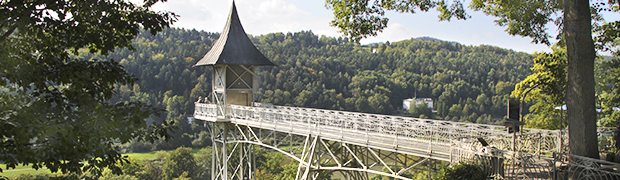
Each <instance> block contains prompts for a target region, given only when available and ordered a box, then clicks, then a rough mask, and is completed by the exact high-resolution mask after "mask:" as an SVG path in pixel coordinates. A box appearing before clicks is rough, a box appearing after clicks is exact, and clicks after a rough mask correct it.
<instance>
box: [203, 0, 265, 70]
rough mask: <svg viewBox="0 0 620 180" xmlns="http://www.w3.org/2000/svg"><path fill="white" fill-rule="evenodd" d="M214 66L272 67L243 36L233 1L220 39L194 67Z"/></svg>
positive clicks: (246, 36) (245, 35) (245, 36)
mask: <svg viewBox="0 0 620 180" xmlns="http://www.w3.org/2000/svg"><path fill="white" fill-rule="evenodd" d="M216 64H243V65H259V66H273V65H274V64H273V63H272V62H271V61H269V59H267V57H265V55H263V54H262V53H261V52H260V51H258V49H256V46H254V44H253V43H252V41H250V38H248V35H247V34H245V31H244V30H243V26H241V22H240V21H239V16H238V15H237V7H236V6H235V1H233V4H232V8H231V10H230V14H229V16H228V21H227V22H226V27H224V31H223V32H222V34H220V38H219V39H218V40H217V42H215V45H213V47H211V50H209V52H207V54H206V55H205V56H204V57H203V58H202V59H200V61H198V63H196V65H194V66H212V65H216Z"/></svg>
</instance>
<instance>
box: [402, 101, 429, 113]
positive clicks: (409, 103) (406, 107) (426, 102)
mask: <svg viewBox="0 0 620 180" xmlns="http://www.w3.org/2000/svg"><path fill="white" fill-rule="evenodd" d="M413 100H414V98H410V99H405V100H403V109H404V110H407V111H409V108H411V102H413ZM422 103H424V104H426V107H428V108H431V110H432V109H433V99H431V98H415V106H417V105H419V104H422Z"/></svg>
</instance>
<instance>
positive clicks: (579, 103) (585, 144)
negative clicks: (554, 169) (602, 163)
mask: <svg viewBox="0 0 620 180" xmlns="http://www.w3.org/2000/svg"><path fill="white" fill-rule="evenodd" d="M564 38H565V40H566V50H567V51H566V53H567V57H568V86H567V88H566V106H567V108H568V109H567V111H568V112H567V113H568V131H569V146H568V147H569V148H570V153H572V154H576V155H581V156H586V157H591V158H597V159H598V158H599V154H598V140H597V136H596V111H595V108H596V106H595V97H594V58H595V56H596V54H595V50H594V43H593V41H592V25H591V17H590V4H589V1H588V0H564Z"/></svg>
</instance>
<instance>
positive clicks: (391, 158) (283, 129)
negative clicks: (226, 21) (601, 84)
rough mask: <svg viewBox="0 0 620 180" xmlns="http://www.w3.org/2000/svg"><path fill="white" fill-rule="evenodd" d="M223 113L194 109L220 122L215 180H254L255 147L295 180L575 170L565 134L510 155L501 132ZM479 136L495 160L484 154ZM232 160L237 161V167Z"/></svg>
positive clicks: (530, 141)
mask: <svg viewBox="0 0 620 180" xmlns="http://www.w3.org/2000/svg"><path fill="white" fill-rule="evenodd" d="M261 106H262V107H261ZM225 108H226V112H227V114H226V119H227V120H229V121H227V122H217V121H218V114H217V112H218V109H219V108H218V105H216V104H204V103H199V104H196V111H195V114H194V117H195V118H197V119H201V120H206V121H207V122H214V123H211V124H210V127H211V129H212V130H213V132H212V134H213V138H214V139H213V140H214V152H215V153H217V154H221V156H218V157H217V158H214V162H213V164H214V170H213V174H215V175H217V176H216V177H215V178H214V179H252V169H253V168H255V167H253V166H252V163H251V162H253V161H252V158H251V149H252V146H261V147H266V148H269V149H273V150H275V151H278V152H281V153H284V154H286V155H287V156H289V157H290V158H291V159H293V160H295V161H297V162H299V170H298V173H297V179H321V177H322V176H324V175H326V174H329V173H334V172H339V173H341V174H343V175H342V176H345V177H347V178H350V179H368V175H367V173H372V174H379V175H384V176H388V177H394V178H398V179H408V178H406V177H403V176H402V175H403V174H404V173H407V172H408V171H421V169H420V166H419V165H425V166H424V167H433V162H435V164H437V162H440V161H443V162H447V163H451V164H455V163H459V162H462V161H468V162H477V163H480V164H482V165H483V166H486V167H487V170H488V172H487V173H488V174H489V176H498V177H502V178H506V179H550V178H552V177H556V176H559V175H560V174H558V173H559V172H560V171H559V170H557V168H559V166H557V165H556V164H561V163H564V164H567V163H569V162H568V161H563V160H562V158H559V157H562V156H560V154H558V153H557V152H558V151H561V152H565V151H566V149H567V148H566V146H567V141H568V140H567V137H566V134H567V132H566V130H556V131H550V130H538V129H523V131H522V132H521V133H518V134H517V135H518V136H517V140H518V141H517V142H519V143H518V144H517V147H518V148H517V150H518V151H517V152H514V151H506V149H510V147H511V142H512V138H513V137H512V134H509V133H508V132H507V131H506V129H505V127H503V126H496V125H483V124H471V123H455V122H449V121H441V120H430V119H418V118H408V117H400V116H387V115H377V114H367V113H356V112H345V111H333V110H323V109H312V108H298V107H287V106H273V105H268V106H266V105H260V104H258V106H238V105H228V106H227V107H225ZM220 118H221V116H220ZM600 131H608V130H607V129H600ZM478 137H483V138H484V139H485V140H487V142H489V144H490V145H492V146H495V147H496V148H497V149H496V153H493V154H485V153H483V152H482V149H483V147H482V146H481V145H480V143H479V142H478V141H477V140H476V138H478ZM226 144H228V146H227V145H226ZM227 147H228V149H227ZM554 153H555V155H554ZM237 156H238V157H237ZM224 157H226V158H224ZM231 157H234V158H233V159H238V160H235V162H234V163H231V161H229V160H228V159H230V158H231ZM554 157H555V158H554ZM500 160H501V161H500ZM582 161H585V160H582ZM242 162H244V163H242ZM571 162H573V161H571ZM493 164H497V165H493ZM499 164H501V166H500V165H499ZM216 166H219V167H216ZM565 166H568V165H565ZM224 167H227V168H224ZM494 167H495V168H494ZM497 167H502V168H501V169H497ZM571 167H572V165H571ZM575 167H577V166H575ZM227 169H229V170H228V171H227ZM599 169H600V168H599ZM423 170H425V171H427V172H436V171H437V169H435V168H427V169H423ZM241 172H243V173H241ZM224 174H226V177H224ZM429 174H431V173H429Z"/></svg>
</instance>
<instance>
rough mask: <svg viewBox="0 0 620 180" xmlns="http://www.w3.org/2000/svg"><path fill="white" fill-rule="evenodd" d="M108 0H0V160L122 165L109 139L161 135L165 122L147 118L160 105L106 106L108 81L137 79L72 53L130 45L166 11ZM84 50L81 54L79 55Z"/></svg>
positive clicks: (149, 0)
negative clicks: (150, 122) (154, 122)
mask: <svg viewBox="0 0 620 180" xmlns="http://www.w3.org/2000/svg"><path fill="white" fill-rule="evenodd" d="M157 2H158V0H145V1H144V4H143V5H136V4H134V3H132V2H129V1H123V0H121V1H116V0H114V1H113V0H102V1H100V0H83V1H74V0H41V1H18V0H7V1H1V2H0V64H2V66H0V79H1V81H3V82H2V83H0V98H1V100H0V126H1V127H2V130H0V135H1V137H0V161H2V162H4V163H6V164H7V166H8V167H9V168H11V167H15V166H16V165H17V164H24V165H30V166H32V167H33V168H35V169H39V168H42V167H46V168H48V169H50V170H51V171H52V172H56V171H62V172H64V173H66V172H75V173H81V172H83V171H94V172H95V173H94V174H101V171H102V170H103V168H106V167H107V168H110V169H112V170H113V171H114V172H115V173H119V172H120V169H119V168H118V167H117V166H116V165H115V164H116V162H117V161H119V160H122V161H126V159H125V158H123V157H122V156H121V154H120V152H119V151H118V148H117V147H116V145H115V143H117V142H120V143H125V142H129V141H130V140H139V141H153V140H156V139H159V138H162V137H168V136H169V135H168V128H167V126H168V124H167V123H165V122H164V123H162V124H147V122H146V121H145V119H146V118H149V117H151V116H153V115H156V114H158V113H160V112H161V109H159V108H156V107H154V106H151V105H148V104H145V103H143V102H140V101H118V102H110V100H111V99H112V97H114V95H115V94H116V87H117V86H118V85H132V84H133V83H134V82H135V81H136V80H137V78H136V77H135V76H133V75H131V74H129V73H128V72H127V71H126V70H125V69H124V68H123V67H122V66H121V65H120V64H119V63H118V62H117V61H115V60H113V59H82V58H79V57H78V56H79V54H84V53H100V54H103V55H107V54H109V53H111V52H113V51H114V50H115V49H116V48H130V49H132V46H131V42H132V40H133V38H134V37H135V36H136V35H138V34H139V33H140V31H141V29H145V30H147V31H150V33H151V34H155V33H157V32H159V31H161V30H163V29H164V28H167V27H169V25H170V24H171V23H173V22H174V21H175V20H176V17H177V16H176V15H175V14H174V13H171V12H154V11H152V10H151V9H150V6H151V5H153V4H154V3H157ZM82 48H86V49H87V51H80V49H82Z"/></svg>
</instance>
